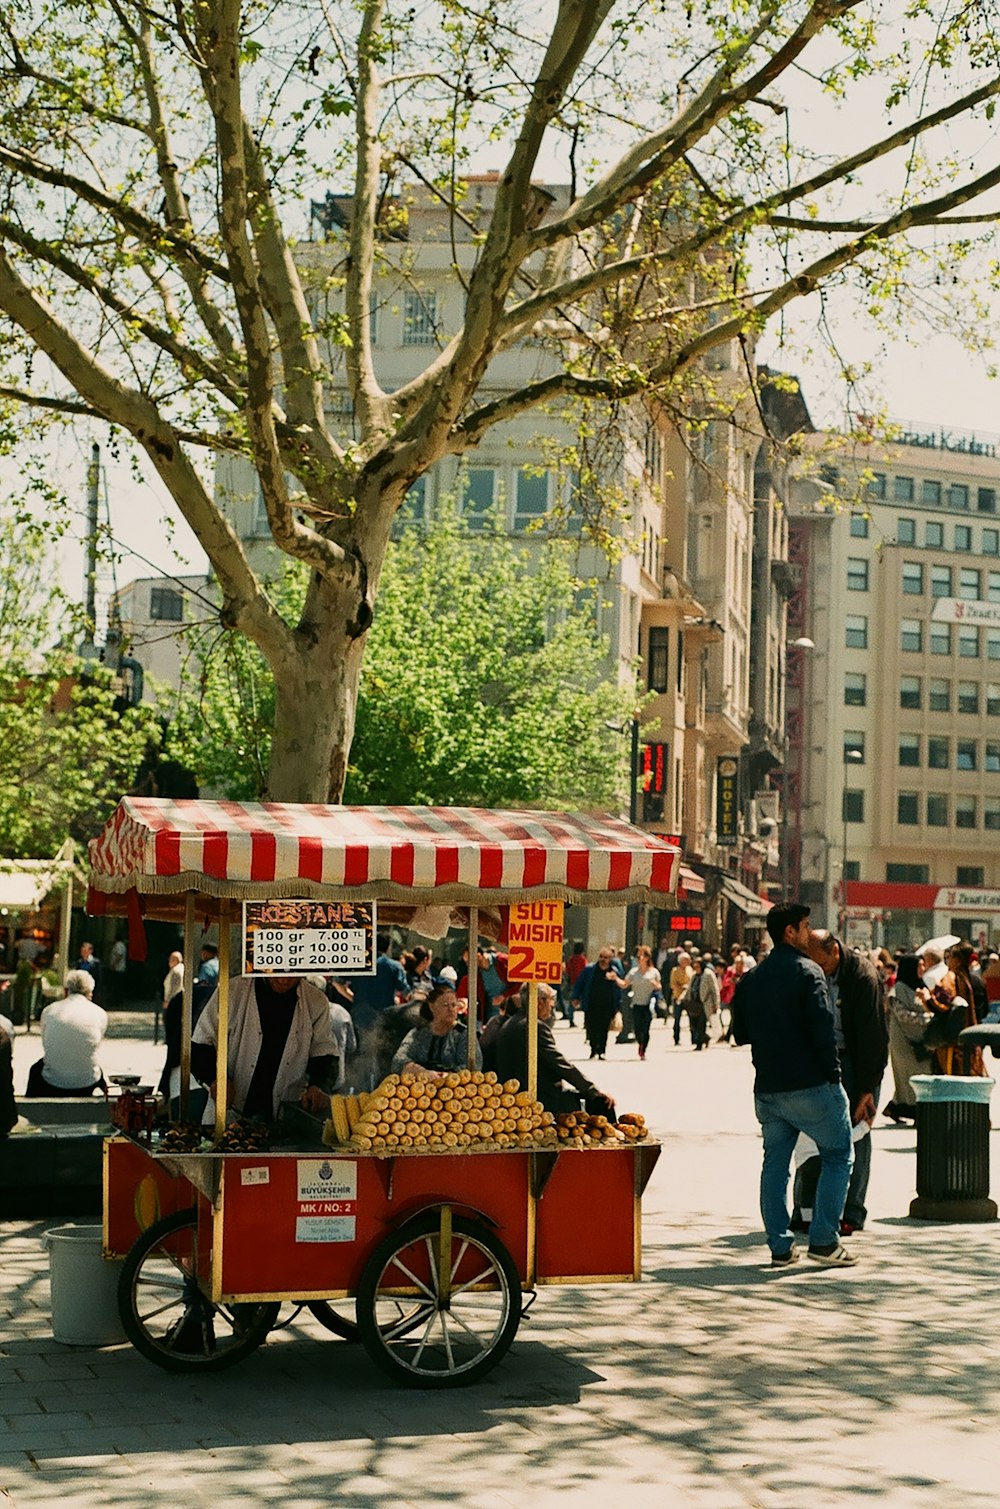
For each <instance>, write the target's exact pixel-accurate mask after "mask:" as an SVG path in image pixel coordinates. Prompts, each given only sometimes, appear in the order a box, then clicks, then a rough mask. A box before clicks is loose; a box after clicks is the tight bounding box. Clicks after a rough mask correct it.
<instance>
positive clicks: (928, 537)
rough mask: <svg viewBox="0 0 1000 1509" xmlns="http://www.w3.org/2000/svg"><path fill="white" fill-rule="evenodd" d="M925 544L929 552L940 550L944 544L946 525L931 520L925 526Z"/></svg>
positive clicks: (936, 520)
mask: <svg viewBox="0 0 1000 1509" xmlns="http://www.w3.org/2000/svg"><path fill="white" fill-rule="evenodd" d="M924 544H925V545H926V546H927V547H928V549H929V550H940V548H941V546H942V545H943V544H944V525H943V524H942V523H941V522H940V520H938V519H930V520H928V522H927V523H926V524H925V525H924Z"/></svg>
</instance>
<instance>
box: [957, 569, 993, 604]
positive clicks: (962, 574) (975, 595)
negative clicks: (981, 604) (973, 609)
mask: <svg viewBox="0 0 1000 1509" xmlns="http://www.w3.org/2000/svg"><path fill="white" fill-rule="evenodd" d="M991 575H993V576H995V575H996V572H995V571H994V572H992V573H991ZM979 582H980V575H979V572H978V571H977V570H976V568H975V567H974V566H963V567H962V568H961V570H960V571H959V573H958V595H959V597H964V598H965V600H966V602H970V603H977V602H978V601H979Z"/></svg>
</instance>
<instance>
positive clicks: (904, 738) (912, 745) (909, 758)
mask: <svg viewBox="0 0 1000 1509" xmlns="http://www.w3.org/2000/svg"><path fill="white" fill-rule="evenodd" d="M899 763H900V765H919V764H920V735H919V734H900V736H899Z"/></svg>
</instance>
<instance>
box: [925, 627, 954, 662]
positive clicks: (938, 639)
mask: <svg viewBox="0 0 1000 1509" xmlns="http://www.w3.org/2000/svg"><path fill="white" fill-rule="evenodd" d="M928 639H929V641H930V650H931V654H932V655H950V654H951V624H936V623H932V624H931V629H930V634H929V635H928Z"/></svg>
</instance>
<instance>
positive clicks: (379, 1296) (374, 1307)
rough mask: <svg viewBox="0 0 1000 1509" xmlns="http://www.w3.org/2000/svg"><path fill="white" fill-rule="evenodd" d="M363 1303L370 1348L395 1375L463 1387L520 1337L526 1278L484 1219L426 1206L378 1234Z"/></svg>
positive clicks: (426, 1384) (428, 1384)
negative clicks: (521, 1276)
mask: <svg viewBox="0 0 1000 1509" xmlns="http://www.w3.org/2000/svg"><path fill="white" fill-rule="evenodd" d="M357 1303H358V1327H359V1329H360V1332H361V1340H362V1342H363V1344H364V1347H365V1351H366V1352H367V1353H368V1355H369V1357H371V1359H372V1361H373V1362H375V1363H376V1364H377V1365H378V1366H379V1367H380V1368H381V1369H382V1371H383V1372H385V1373H388V1375H389V1377H390V1378H393V1379H395V1380H396V1381H397V1382H400V1383H407V1384H409V1385H411V1387H414V1388H458V1387H460V1386H461V1385H462V1384H466V1383H475V1382H476V1381H477V1379H479V1378H483V1377H485V1375H486V1374H487V1373H488V1372H490V1371H491V1369H492V1368H494V1367H496V1365H497V1363H498V1362H499V1361H500V1359H501V1358H502V1357H503V1356H504V1354H505V1353H506V1351H507V1349H508V1348H509V1346H510V1344H511V1342H512V1341H513V1340H514V1337H515V1335H516V1333H517V1328H518V1325H519V1323H520V1320H521V1282H520V1279H519V1278H518V1275H517V1269H516V1268H515V1266H514V1261H513V1259H512V1257H511V1255H510V1253H509V1252H508V1251H507V1249H506V1247H504V1245H503V1243H502V1242H499V1241H498V1240H497V1238H496V1237H495V1236H493V1234H492V1233H491V1232H490V1231H488V1230H487V1229H486V1227H485V1226H483V1225H481V1224H480V1223H479V1222H478V1221H470V1220H467V1219H466V1218H464V1217H461V1216H451V1213H450V1211H448V1210H446V1211H444V1212H442V1211H428V1212H427V1214H426V1215H423V1216H418V1217H417V1218H416V1219H415V1220H413V1221H408V1222H407V1223H406V1225H405V1226H401V1227H400V1228H399V1229H398V1230H397V1231H394V1232H391V1233H390V1234H389V1236H387V1237H386V1238H385V1240H384V1241H382V1242H380V1243H379V1245H378V1247H376V1249H375V1251H374V1252H373V1253H372V1255H371V1257H370V1258H369V1260H368V1262H367V1263H366V1265H365V1270H364V1273H363V1274H362V1276H361V1283H360V1284H359V1286H358V1302H357Z"/></svg>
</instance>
